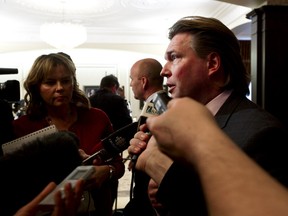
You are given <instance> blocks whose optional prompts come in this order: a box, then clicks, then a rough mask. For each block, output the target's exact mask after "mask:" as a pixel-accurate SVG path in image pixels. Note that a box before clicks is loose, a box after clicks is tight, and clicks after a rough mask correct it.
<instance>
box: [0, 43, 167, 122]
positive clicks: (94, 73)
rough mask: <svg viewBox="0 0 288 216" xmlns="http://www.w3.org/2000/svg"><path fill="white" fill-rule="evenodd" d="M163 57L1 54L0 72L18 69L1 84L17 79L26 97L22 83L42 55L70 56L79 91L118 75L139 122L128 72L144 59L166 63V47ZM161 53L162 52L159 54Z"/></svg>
mask: <svg viewBox="0 0 288 216" xmlns="http://www.w3.org/2000/svg"><path fill="white" fill-rule="evenodd" d="M162 50H163V52H161V51H160V52H159V53H162V54H161V55H159V54H154V53H152V54H151V53H147V52H145V53H144V52H143V53H141V52H135V51H121V50H104V49H72V50H64V51H63V50H55V49H51V50H34V51H25V52H13V53H2V54H1V53H0V68H18V71H19V73H18V74H16V75H1V76H0V82H1V83H2V82H5V81H6V80H11V79H17V80H19V81H20V88H21V89H20V92H21V98H23V96H24V89H23V87H22V86H23V81H24V80H25V78H26V76H27V73H28V72H29V70H30V68H31V66H32V64H33V62H34V60H35V59H36V58H37V57H38V56H40V55H42V54H48V53H51V52H58V51H63V52H66V53H67V54H69V55H70V56H71V57H72V59H73V61H74V63H75V65H76V68H77V71H76V73H77V80H78V82H79V85H80V88H82V89H83V86H87V85H88V86H90V85H99V84H100V80H101V78H102V77H103V76H105V75H107V74H111V73H112V74H115V75H116V76H117V77H118V80H119V83H120V85H124V87H125V96H126V99H127V100H128V101H130V103H131V108H132V115H133V117H134V118H136V119H137V118H138V116H139V114H140V112H141V110H140V109H139V101H138V100H135V99H134V96H133V92H132V90H131V87H130V85H129V83H130V78H129V72H130V68H131V66H132V64H133V63H134V62H136V61H137V60H139V59H141V58H147V57H149V58H151V57H152V58H155V59H157V60H158V61H160V62H161V63H164V58H163V56H164V51H165V49H164V47H163V49H162ZM158 51H159V50H158Z"/></svg>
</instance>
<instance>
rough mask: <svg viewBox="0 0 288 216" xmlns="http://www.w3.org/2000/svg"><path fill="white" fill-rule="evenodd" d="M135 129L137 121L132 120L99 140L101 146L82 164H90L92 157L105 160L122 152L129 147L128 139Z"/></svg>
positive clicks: (136, 128) (132, 135) (131, 136)
mask: <svg viewBox="0 0 288 216" xmlns="http://www.w3.org/2000/svg"><path fill="white" fill-rule="evenodd" d="M137 130H138V122H133V123H131V124H128V125H126V126H124V127H122V128H120V129H118V130H117V131H115V132H113V133H112V134H110V135H109V136H108V137H106V138H104V139H103V140H101V144H102V148H101V149H100V150H99V151H97V152H95V153H94V154H92V155H90V156H89V157H88V158H86V159H85V160H83V162H82V164H83V165H89V164H92V163H93V160H94V159H98V160H101V161H105V162H107V161H109V160H111V159H112V158H113V157H114V156H115V155H117V154H119V153H121V152H123V151H124V150H126V149H127V148H128V147H129V141H130V139H132V138H133V137H134V134H135V133H136V132H137Z"/></svg>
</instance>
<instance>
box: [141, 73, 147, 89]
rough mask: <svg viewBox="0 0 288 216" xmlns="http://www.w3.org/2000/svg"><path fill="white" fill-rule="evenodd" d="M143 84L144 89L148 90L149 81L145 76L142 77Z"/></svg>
mask: <svg viewBox="0 0 288 216" xmlns="http://www.w3.org/2000/svg"><path fill="white" fill-rule="evenodd" d="M141 82H142V86H143V89H147V83H148V79H147V78H146V77H144V76H143V77H141Z"/></svg>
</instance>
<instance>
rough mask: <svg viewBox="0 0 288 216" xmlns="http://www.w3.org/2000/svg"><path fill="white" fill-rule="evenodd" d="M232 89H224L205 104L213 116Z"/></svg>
mask: <svg viewBox="0 0 288 216" xmlns="http://www.w3.org/2000/svg"><path fill="white" fill-rule="evenodd" d="M231 93H232V90H226V91H224V92H222V93H221V94H219V95H218V96H217V97H215V98H213V99H212V100H211V101H209V103H207V104H206V107H207V108H208V109H209V110H210V112H211V113H212V114H213V115H214V116H215V115H216V113H217V112H218V110H219V109H220V107H221V106H222V105H223V104H224V103H225V101H226V100H227V98H228V97H229V96H230V95H231Z"/></svg>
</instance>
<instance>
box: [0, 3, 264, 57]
mask: <svg viewBox="0 0 288 216" xmlns="http://www.w3.org/2000/svg"><path fill="white" fill-rule="evenodd" d="M229 2H230V3H229ZM263 2H264V0H226V1H216V0H81V1H79V0H0V28H1V32H0V53H5V52H11V51H23V50H31V49H45V48H51V46H50V45H48V44H46V43H44V42H43V41H41V39H40V26H41V24H44V23H49V22H61V21H65V22H66V21H69V22H73V23H78V24H81V25H84V26H85V27H86V28H87V33H88V36H87V41H86V43H84V44H82V45H80V46H79V48H97V47H101V48H105V46H108V45H109V44H110V45H111V44H118V45H121V44H122V45H123V44H126V45H127V44H130V45H131V44H136V43H137V44H144V45H145V44H163V43H166V41H167V36H166V33H167V30H168V28H169V27H170V26H171V25H172V24H173V23H174V22H175V21H176V20H178V19H179V18H181V17H184V16H189V15H200V16H208V17H215V18H218V19H219V20H221V21H222V22H223V23H224V24H226V25H227V26H228V27H229V28H230V29H235V33H236V34H237V36H238V37H239V38H243V37H244V38H245V37H247V34H248V37H249V34H250V31H249V26H250V24H248V25H247V24H246V25H244V26H246V27H245V28H243V27H239V26H241V25H242V24H245V23H250V21H249V20H248V19H246V14H247V13H249V12H250V11H251V10H253V9H254V8H257V7H259V6H261V4H263ZM79 3H80V4H79ZM237 26H238V27H237ZM247 27H248V28H247ZM55 34H57V32H55Z"/></svg>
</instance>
